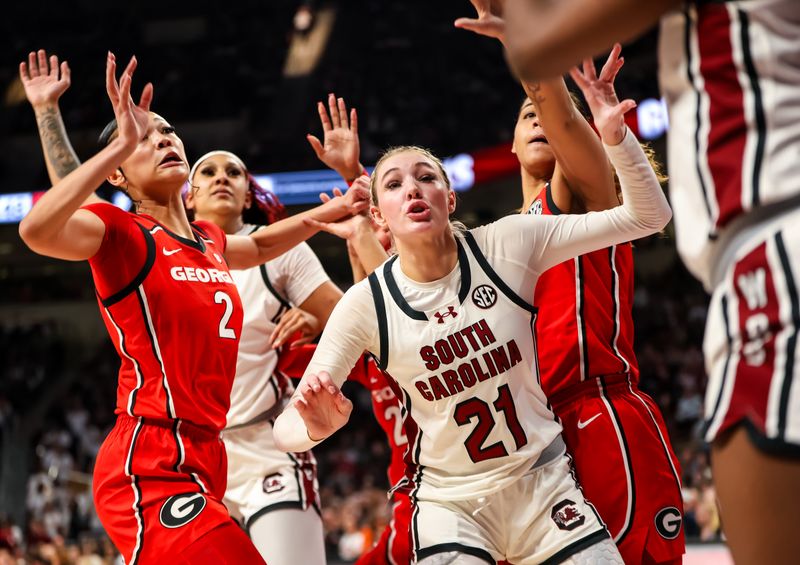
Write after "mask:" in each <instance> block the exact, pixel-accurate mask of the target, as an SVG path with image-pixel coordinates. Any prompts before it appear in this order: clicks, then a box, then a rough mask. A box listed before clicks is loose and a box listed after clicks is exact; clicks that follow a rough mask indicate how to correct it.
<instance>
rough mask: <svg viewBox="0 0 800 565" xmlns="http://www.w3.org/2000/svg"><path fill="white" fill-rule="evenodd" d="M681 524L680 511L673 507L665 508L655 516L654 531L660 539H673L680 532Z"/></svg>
mask: <svg viewBox="0 0 800 565" xmlns="http://www.w3.org/2000/svg"><path fill="white" fill-rule="evenodd" d="M682 522H683V517H682V516H681V512H680V510H678V509H677V508H675V507H674V506H667V507H666V508H662V509H661V510H660V511H659V512H658V514H656V531H658V533H659V535H660V536H661V537H662V538H665V539H675V538H676V537H678V534H679V533H680V531H681V523H682Z"/></svg>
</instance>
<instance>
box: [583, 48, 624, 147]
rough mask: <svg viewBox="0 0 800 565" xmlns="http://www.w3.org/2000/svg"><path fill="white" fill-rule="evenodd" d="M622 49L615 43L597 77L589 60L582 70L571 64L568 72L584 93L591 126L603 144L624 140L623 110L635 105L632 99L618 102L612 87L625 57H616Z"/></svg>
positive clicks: (592, 63)
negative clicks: (591, 118)
mask: <svg viewBox="0 0 800 565" xmlns="http://www.w3.org/2000/svg"><path fill="white" fill-rule="evenodd" d="M621 51H622V47H621V46H620V44H619V43H616V44H614V48H613V49H612V50H611V53H610V54H609V55H608V59H607V60H606V63H605V64H604V65H603V68H602V69H601V70H600V76H597V71H596V70H595V67H594V61H592V60H591V59H584V61H583V71H581V70H580V69H578V67H573V68H572V69H571V70H570V72H569V74H570V76H571V77H572V80H574V81H575V84H577V85H578V88H580V89H581V91H582V92H583V97H584V98H585V99H586V103H587V104H588V105H589V109H590V110H591V111H592V117H593V118H594V125H595V127H596V128H597V131H598V132H599V133H600V137H601V138H602V139H603V142H604V143H605V144H606V145H617V144H618V143H620V142H621V141H622V140H623V138H624V137H625V131H626V129H625V127H626V126H625V113H626V112H628V111H630V110H633V109H634V108H635V107H636V102H634V101H633V100H631V99H626V100H623V101H622V102H620V101H619V99H618V98H617V93H616V91H615V90H614V79H615V78H616V76H617V73H618V72H619V70H620V69H621V68H622V65H624V64H625V59H624V58H622V57H620V56H619V55H620V52H621Z"/></svg>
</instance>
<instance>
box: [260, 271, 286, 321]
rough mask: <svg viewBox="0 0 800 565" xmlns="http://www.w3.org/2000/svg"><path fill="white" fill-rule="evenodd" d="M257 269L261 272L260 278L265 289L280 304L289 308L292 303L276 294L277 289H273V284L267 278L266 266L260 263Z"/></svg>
mask: <svg viewBox="0 0 800 565" xmlns="http://www.w3.org/2000/svg"><path fill="white" fill-rule="evenodd" d="M258 270H259V272H260V273H261V279H262V280H263V281H264V285H265V286H266V287H267V290H268V291H269V292H270V293H271V294H272V295H273V296H274V297H275V298H276V299H277V300H278V302H280V303H281V306H283V307H284V308H286V309H289V310H290V309H291V308H292V303H291V302H289V301H288V300H286V299H285V298H284V297H283V296H281V295H280V294H278V291H277V290H275V287H274V286H272V283H271V282H270V280H269V275H268V274H267V266H266V265H265V264H264V263H262V264H260V265H259V266H258Z"/></svg>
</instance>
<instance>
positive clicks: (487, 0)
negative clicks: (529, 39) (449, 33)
mask: <svg viewBox="0 0 800 565" xmlns="http://www.w3.org/2000/svg"><path fill="white" fill-rule="evenodd" d="M470 2H471V3H472V5H473V6H474V7H475V11H476V12H478V17H477V18H458V19H457V20H456V21H455V23H454V25H455V26H456V27H458V28H461V29H467V30H469V31H472V32H475V33H477V34H479V35H485V36H486V37H494V38H495V39H499V40H500V43H502V44H504V45H505V42H506V35H505V34H506V22H505V20H504V19H503V18H502V17H501V16H500V10H499V6H498V4H502V2H497V1H495V2H494V3H493V2H492V1H491V0H470Z"/></svg>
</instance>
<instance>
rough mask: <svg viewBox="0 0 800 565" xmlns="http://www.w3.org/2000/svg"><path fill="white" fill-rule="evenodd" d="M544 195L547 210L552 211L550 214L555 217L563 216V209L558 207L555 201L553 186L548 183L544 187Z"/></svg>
mask: <svg viewBox="0 0 800 565" xmlns="http://www.w3.org/2000/svg"><path fill="white" fill-rule="evenodd" d="M544 194H545V198H546V199H547V209H548V210H550V213H551V214H552V215H553V216H559V215H561V214H563V212H562V211H561V208H559V207H558V206H556V201H555V200H553V186H552V185H551V184H550V182H548V183H547V184H546V185H545V187H544Z"/></svg>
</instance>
